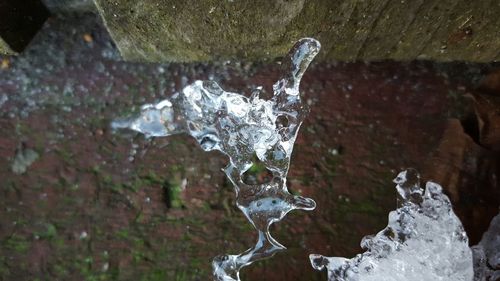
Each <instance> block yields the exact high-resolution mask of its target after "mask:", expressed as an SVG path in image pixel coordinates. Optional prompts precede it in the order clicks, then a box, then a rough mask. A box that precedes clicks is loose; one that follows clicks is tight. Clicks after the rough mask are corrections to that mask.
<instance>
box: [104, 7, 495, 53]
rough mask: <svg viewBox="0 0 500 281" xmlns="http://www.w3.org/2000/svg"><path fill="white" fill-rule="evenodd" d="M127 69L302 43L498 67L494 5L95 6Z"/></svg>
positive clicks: (339, 50) (335, 49)
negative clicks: (128, 63) (138, 64)
mask: <svg viewBox="0 0 500 281" xmlns="http://www.w3.org/2000/svg"><path fill="white" fill-rule="evenodd" d="M94 1H95V3H96V5H97V8H98V11H99V13H100V14H101V16H102V18H103V19H104V21H105V23H106V25H107V27H108V30H109V32H110V34H111V36H112V37H113V38H114V41H115V43H116V44H117V46H118V48H119V49H120V52H121V54H122V56H123V57H124V58H125V59H126V60H132V61H152V62H159V61H204V60H212V59H219V58H221V59H233V58H237V59H250V60H255V59H258V60H262V59H266V58H275V57H277V56H279V55H280V54H282V53H284V52H286V49H287V46H289V45H290V44H291V43H292V42H295V41H297V40H298V39H299V38H302V37H306V36H309V37H314V38H317V39H318V40H319V41H320V42H321V43H322V45H323V48H324V49H323V50H324V53H323V54H322V55H320V58H323V59H336V60H343V61H351V60H356V59H360V60H382V59H396V60H413V59H430V60H438V61H450V60H459V61H463V60H465V61H476V62H489V61H497V60H498V57H499V56H500V29H499V28H498V26H500V17H498V16H496V15H498V14H499V13H500V2H499V1H496V0H487V1H466V0H459V1H455V0H444V1H443V0H416V1H391V0H374V1H360V0H336V1H330V0H310V1H305V0H291V1H283V0H280V1H265V0H259V1H216V0H208V1H183V0H181V1H179V0H169V1H160V0H154V1H144V0H140V1H135V0H117V1H106V0H94Z"/></svg>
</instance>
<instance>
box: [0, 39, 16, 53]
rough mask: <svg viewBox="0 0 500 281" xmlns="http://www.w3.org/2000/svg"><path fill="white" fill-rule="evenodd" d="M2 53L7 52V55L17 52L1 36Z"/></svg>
mask: <svg viewBox="0 0 500 281" xmlns="http://www.w3.org/2000/svg"><path fill="white" fill-rule="evenodd" d="M0 54H6V55H14V54H16V52H14V51H12V49H11V48H10V47H9V45H8V44H7V43H5V41H3V40H2V38H1V37H0Z"/></svg>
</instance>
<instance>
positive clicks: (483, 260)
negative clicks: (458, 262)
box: [472, 214, 500, 281]
mask: <svg viewBox="0 0 500 281" xmlns="http://www.w3.org/2000/svg"><path fill="white" fill-rule="evenodd" d="M472 253H473V256H474V281H497V280H500V214H498V215H497V216H496V217H494V218H493V220H491V224H490V227H489V229H488V231H486V232H485V233H484V234H483V238H482V239H481V241H480V242H479V244H477V245H476V246H474V247H472Z"/></svg>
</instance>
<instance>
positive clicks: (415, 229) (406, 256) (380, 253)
mask: <svg viewBox="0 0 500 281" xmlns="http://www.w3.org/2000/svg"><path fill="white" fill-rule="evenodd" d="M419 181H420V180H419V175H418V173H417V172H416V171H415V170H406V171H403V172H401V173H400V174H399V175H398V176H397V178H396V179H395V180H394V182H395V183H396V189H397V191H398V193H399V195H400V196H401V199H402V205H401V207H400V208H398V209H397V210H395V211H392V212H390V213H389V224H388V226H387V227H386V228H385V229H383V230H382V231H380V232H379V233H377V234H376V235H375V236H366V237H364V238H363V239H362V241H361V247H363V248H364V249H366V252H364V253H363V254H359V255H357V256H356V257H354V258H352V259H346V258H340V257H331V258H330V257H323V256H321V255H310V259H311V263H312V266H313V267H314V268H315V269H317V270H322V269H324V268H326V269H327V270H328V280H329V281H381V280H384V281H413V280H415V281H417V280H418V281H421V280H433V281H434V280H442V281H445V280H446V281H448V280H449V281H461V280H463V281H471V280H473V267H472V252H471V249H470V248H469V247H468V238H467V235H466V234H465V231H464V229H463V227H462V224H461V222H460V220H459V219H458V218H457V216H456V215H455V213H453V210H452V208H451V204H450V200H449V199H448V197H447V196H446V195H444V194H443V191H442V188H441V186H439V185H438V184H436V183H433V182H427V184H426V187H425V190H423V189H422V188H421V187H420V184H419Z"/></svg>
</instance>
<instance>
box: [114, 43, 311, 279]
mask: <svg viewBox="0 0 500 281" xmlns="http://www.w3.org/2000/svg"><path fill="white" fill-rule="evenodd" d="M319 50H320V43H319V42H318V41H316V40H315V39H312V38H304V39H301V40H299V41H298V42H297V43H296V44H295V45H294V47H293V48H292V49H291V50H290V52H289V54H288V56H287V57H286V59H285V61H284V65H285V67H286V68H287V73H286V74H285V76H284V77H283V78H282V79H280V80H279V81H277V82H276V83H275V84H274V86H273V92H274V94H273V97H272V98H271V99H269V100H266V99H262V98H261V97H260V96H259V92H260V90H261V88H257V89H256V90H255V91H254V92H253V93H252V95H251V96H250V97H247V96H244V95H242V94H238V93H231V92H226V91H224V90H223V89H222V88H221V87H219V85H218V84H217V83H216V82H214V81H195V82H194V83H192V84H191V85H188V86H186V87H184V88H183V89H182V91H180V92H179V93H175V94H174V95H173V96H172V97H170V98H169V99H166V100H163V101H161V102H159V103H157V104H147V105H144V106H143V107H142V110H141V113H140V115H139V116H136V117H133V118H129V119H125V120H117V121H115V122H113V123H112V127H113V128H115V129H118V128H129V129H132V130H135V131H138V132H141V133H143V134H145V135H146V136H149V137H162V136H169V135H172V134H178V133H188V134H189V135H191V136H192V137H194V138H195V139H196V140H197V141H198V143H199V144H200V146H201V148H202V149H203V150H205V151H210V150H218V151H221V152H222V153H224V154H225V155H227V156H228V157H229V164H228V165H227V167H226V168H225V169H224V172H225V174H226V176H227V177H228V178H229V179H230V181H231V182H232V184H233V186H234V190H235V192H236V204H237V206H238V208H239V209H240V210H241V211H242V212H243V213H244V214H245V216H246V217H247V219H248V220H249V221H250V223H251V224H252V225H253V226H254V227H255V229H256V230H257V232H258V239H257V243H256V244H255V246H254V247H252V248H250V249H248V250H247V251H245V252H243V253H241V254H237V255H223V256H219V257H216V258H215V259H214V261H213V263H212V265H213V270H214V271H213V272H214V278H215V280H239V271H240V269H241V268H242V267H244V266H246V265H249V264H250V263H252V262H254V261H256V260H259V259H263V258H266V257H270V256H272V255H274V254H275V253H276V252H278V251H280V250H283V249H285V247H284V246H283V245H281V244H280V243H278V242H277V241H276V240H275V239H274V238H273V237H272V236H271V234H270V233H269V227H270V225H271V224H272V223H274V222H278V221H280V220H281V219H282V218H283V217H284V216H285V215H286V214H287V213H288V212H290V211H291V210H294V209H302V210H312V209H314V208H315V206H316V203H315V202H314V201H313V200H312V199H309V198H304V197H302V196H295V195H292V194H290V193H289V191H288V188H287V186H286V176H287V174H288V168H289V164H290V157H291V154H292V150H293V144H294V142H295V139H296V137H297V132H298V130H299V128H300V125H301V124H302V122H303V120H304V118H305V116H306V113H307V107H306V104H305V103H303V102H302V100H301V97H300V94H299V85H300V80H301V78H302V75H303V74H304V72H305V71H306V69H307V67H308V66H309V64H310V63H311V61H312V60H313V58H314V57H315V56H316V54H317V53H318V52H319ZM255 159H258V161H260V162H262V163H263V164H264V165H265V167H266V168H267V169H268V170H269V171H270V172H271V173H272V175H273V177H272V179H271V180H270V181H269V182H267V183H264V184H255V185H253V184H247V183H245V182H244V181H243V174H244V173H245V172H246V171H247V170H249V169H250V168H251V167H252V165H253V164H255V163H254V161H255Z"/></svg>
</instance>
